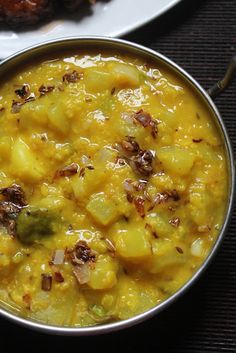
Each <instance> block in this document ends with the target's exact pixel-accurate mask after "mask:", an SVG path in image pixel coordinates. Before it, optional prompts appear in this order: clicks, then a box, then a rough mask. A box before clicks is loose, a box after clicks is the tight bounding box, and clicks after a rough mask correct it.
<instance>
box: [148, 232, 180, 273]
mask: <svg viewBox="0 0 236 353" xmlns="http://www.w3.org/2000/svg"><path fill="white" fill-rule="evenodd" d="M177 249H178V248H176V247H175V246H174V244H173V243H172V241H169V240H166V239H165V240H160V239H156V240H154V241H153V242H152V252H153V254H152V256H151V258H150V259H149V261H148V262H147V263H146V267H147V269H148V270H149V272H151V273H159V272H161V271H162V270H164V269H166V268H167V267H168V266H174V265H178V264H182V263H184V262H185V261H186V255H185V253H184V252H183V253H182V248H181V250H180V251H181V252H179V251H178V250H177Z"/></svg>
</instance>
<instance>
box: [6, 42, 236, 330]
mask: <svg viewBox="0 0 236 353" xmlns="http://www.w3.org/2000/svg"><path fill="white" fill-rule="evenodd" d="M65 42H66V43H68V50H70V48H69V45H70V44H71V43H78V44H79V43H80V42H87V43H88V44H89V42H90V44H91V43H94V42H96V43H100V44H103V45H104V47H103V49H105V48H106V44H108V43H109V44H112V45H114V49H115V50H117V47H120V46H122V50H124V51H125V49H128V50H131V51H132V50H133V51H135V50H136V51H137V52H142V53H143V54H144V55H147V57H152V58H154V60H155V59H157V60H160V61H161V62H162V63H164V65H166V64H167V65H168V66H170V67H171V68H172V69H174V70H175V71H176V73H177V74H179V75H180V76H181V77H182V78H184V79H185V80H186V81H188V82H189V83H190V84H191V85H192V87H193V88H194V89H195V90H196V91H197V92H198V93H199V94H200V95H201V96H202V98H203V99H204V100H205V102H206V104H207V105H208V108H209V110H212V112H213V115H214V116H215V118H216V120H217V121H218V123H219V125H220V129H221V132H222V133H223V139H224V142H225V146H226V153H227V157H228V168H229V174H230V175H229V177H230V181H231V183H230V185H229V199H228V207H227V212H226V214H225V220H224V224H223V226H222V229H221V231H220V234H219V236H218V238H217V240H216V242H215V244H214V245H213V247H212V249H211V251H210V253H209V254H208V256H207V258H206V259H205V261H204V262H203V263H202V265H201V266H200V267H199V269H198V270H197V271H196V272H195V273H194V275H193V276H192V277H191V278H190V279H189V280H188V281H187V282H186V283H185V284H184V285H183V286H182V287H181V288H180V289H179V290H178V291H177V292H175V293H174V294H173V295H171V296H170V297H169V298H167V299H166V300H165V301H163V302H162V303H160V304H158V305H156V306H154V307H153V308H151V309H149V310H147V311H145V312H143V313H141V314H139V315H136V316H133V317H131V318H129V319H126V320H122V321H118V322H112V323H108V324H102V325H96V326H87V327H63V326H53V325H47V324H44V323H41V322H36V321H33V320H31V319H25V318H22V317H19V316H17V315H16V314H12V313H10V312H9V311H7V310H5V309H3V308H0V314H1V315H2V316H3V317H5V318H7V319H9V320H11V321H13V322H15V323H18V324H20V325H22V326H24V327H27V328H31V329H35V330H38V331H41V332H45V333H51V334H56V335H68V336H87V335H98V334H104V333H109V332H113V331H116V330H121V329H125V328H128V327H130V326H133V325H136V324H138V323H140V322H142V321H144V320H146V319H148V318H151V317H153V316H154V315H156V314H158V313H160V312H161V311H162V310H163V309H165V308H167V307H169V306H170V304H172V303H173V302H175V301H176V300H177V299H178V298H179V297H180V296H182V295H183V294H184V293H185V292H186V291H187V290H188V289H189V288H190V287H192V285H193V284H194V283H195V282H196V280H197V279H199V277H200V275H201V274H202V273H203V272H204V271H205V269H206V268H207V266H208V265H209V264H210V262H211V261H212V259H213V257H214V255H215V254H216V252H217V250H218V249H219V246H220V244H221V242H222V240H223V237H224V235H225V233H226V230H227V227H228V225H229V221H230V217H231V214H232V209H233V200H234V192H235V166H234V158H233V150H232V146H231V143H230V140H229V137H228V133H227V130H226V128H225V125H224V122H223V120H222V118H221V115H220V113H219V111H218V109H217V107H216V106H215V104H214V102H213V101H212V99H211V98H210V96H209V95H208V94H207V92H206V91H205V90H204V88H202V86H201V85H200V84H199V83H198V82H197V81H196V80H195V79H194V78H193V77H192V76H191V75H190V74H188V73H187V72H186V71H185V70H184V69H183V68H182V67H180V66H179V65H177V64H176V63H175V62H173V61H172V60H171V59H169V58H167V57H166V56H164V55H163V54H160V53H159V52H156V51H154V50H152V49H149V48H147V47H145V46H142V45H140V44H136V43H132V42H129V41H126V40H123V39H117V38H109V37H103V36H72V37H65V38H58V39H53V40H49V41H44V42H42V43H39V44H37V45H33V46H30V47H28V48H26V49H23V50H21V51H19V52H17V53H15V54H13V55H11V56H9V57H7V58H6V59H4V60H3V61H2V62H1V63H0V69H2V67H3V66H4V65H5V64H7V63H9V62H11V61H13V65H14V60H16V59H17V58H18V57H20V56H22V55H23V54H27V53H28V54H29V55H31V54H33V51H34V50H35V49H40V50H42V53H43V51H44V50H45V54H46V51H47V48H48V47H50V45H55V44H57V46H58V48H60V44H61V45H62V44H63V43H65Z"/></svg>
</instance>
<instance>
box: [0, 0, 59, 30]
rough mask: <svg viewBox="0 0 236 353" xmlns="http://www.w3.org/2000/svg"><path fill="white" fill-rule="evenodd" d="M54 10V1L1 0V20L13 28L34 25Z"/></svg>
mask: <svg viewBox="0 0 236 353" xmlns="http://www.w3.org/2000/svg"><path fill="white" fill-rule="evenodd" d="M53 10H54V0H30V1H29V0H0V20H1V21H4V22H7V23H8V24H10V25H12V26H18V25H34V24H36V23H38V22H39V21H40V20H41V19H44V18H47V17H49V16H51V14H53Z"/></svg>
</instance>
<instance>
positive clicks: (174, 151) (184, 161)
mask: <svg viewBox="0 0 236 353" xmlns="http://www.w3.org/2000/svg"><path fill="white" fill-rule="evenodd" d="M158 158H159V160H160V161H161V162H162V164H163V166H164V168H165V169H166V170H168V171H170V172H171V173H173V174H178V175H186V174H188V173H189V172H190V170H191V168H192V166H193V163H194V155H193V154H191V153H190V152H189V151H188V150H187V149H184V148H181V147H178V146H173V147H163V148H161V149H160V150H159V151H158Z"/></svg>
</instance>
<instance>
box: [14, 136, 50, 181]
mask: <svg viewBox="0 0 236 353" xmlns="http://www.w3.org/2000/svg"><path fill="white" fill-rule="evenodd" d="M11 163H12V166H14V169H13V173H14V174H15V175H16V176H18V177H19V178H21V179H23V180H24V181H25V182H29V183H34V182H37V181H39V180H40V179H41V178H42V177H43V176H44V175H45V171H44V169H43V167H42V166H41V165H40V164H39V161H38V160H37V158H36V157H35V155H34V154H33V152H32V151H31V150H30V148H29V146H28V145H27V144H26V143H25V142H24V141H23V139H21V138H18V139H17V140H16V141H15V143H14V145H13V147H12V154H11Z"/></svg>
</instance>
